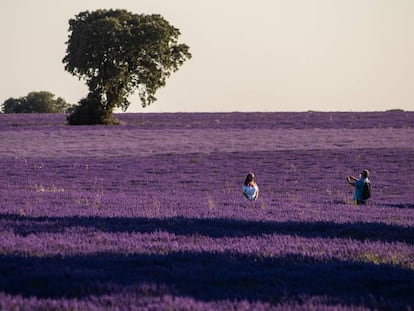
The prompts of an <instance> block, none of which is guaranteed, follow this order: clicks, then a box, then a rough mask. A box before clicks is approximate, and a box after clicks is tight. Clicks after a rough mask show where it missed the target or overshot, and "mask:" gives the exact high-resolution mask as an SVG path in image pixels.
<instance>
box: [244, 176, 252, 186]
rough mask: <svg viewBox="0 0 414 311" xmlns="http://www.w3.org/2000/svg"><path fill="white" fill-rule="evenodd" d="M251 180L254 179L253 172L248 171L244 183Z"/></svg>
mask: <svg viewBox="0 0 414 311" xmlns="http://www.w3.org/2000/svg"><path fill="white" fill-rule="evenodd" d="M252 181H254V174H253V173H249V174H247V176H246V179H245V180H244V185H245V186H247V185H248V184H249V183H251V182H252Z"/></svg>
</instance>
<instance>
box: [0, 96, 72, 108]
mask: <svg viewBox="0 0 414 311" xmlns="http://www.w3.org/2000/svg"><path fill="white" fill-rule="evenodd" d="M72 109H73V105H71V104H69V103H67V102H66V101H65V100H64V99H63V98H62V97H58V98H56V99H55V94H53V93H51V92H47V91H40V92H30V93H29V94H27V95H26V96H23V97H19V98H12V97H10V98H9V99H7V100H5V101H4V102H3V104H2V105H1V112H2V113H58V112H65V113H66V112H71V110H72Z"/></svg>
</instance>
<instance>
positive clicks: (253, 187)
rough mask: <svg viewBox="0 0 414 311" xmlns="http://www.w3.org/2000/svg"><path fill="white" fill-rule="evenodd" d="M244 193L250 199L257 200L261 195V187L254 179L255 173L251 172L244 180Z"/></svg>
mask: <svg viewBox="0 0 414 311" xmlns="http://www.w3.org/2000/svg"><path fill="white" fill-rule="evenodd" d="M242 192H243V195H244V196H245V197H246V198H247V199H249V200H257V198H258V197H259V187H258V186H257V184H256V182H255V181H254V174H253V173H249V174H247V176H246V179H245V180H244V183H243V187H242Z"/></svg>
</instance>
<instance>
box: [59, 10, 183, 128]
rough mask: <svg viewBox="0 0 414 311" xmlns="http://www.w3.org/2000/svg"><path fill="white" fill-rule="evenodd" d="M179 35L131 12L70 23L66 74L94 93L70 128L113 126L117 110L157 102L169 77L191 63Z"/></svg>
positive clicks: (84, 15) (83, 16)
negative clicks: (133, 101)
mask: <svg viewBox="0 0 414 311" xmlns="http://www.w3.org/2000/svg"><path fill="white" fill-rule="evenodd" d="M179 35H180V31H179V30H178V29H177V28H175V27H173V26H171V25H170V24H169V23H168V22H167V21H166V20H165V19H164V18H163V17H162V16H160V15H156V14H152V15H145V14H133V13H131V12H128V11H126V10H97V11H93V12H89V11H85V12H81V13H79V14H78V15H76V16H75V18H74V19H71V20H70V21H69V40H68V41H67V42H66V44H67V51H66V56H65V58H64V59H63V63H64V64H65V69H66V70H67V71H69V72H70V73H72V74H73V75H75V76H77V77H78V78H79V79H83V80H85V81H86V84H87V86H88V88H89V94H88V96H87V97H86V98H83V99H82V100H81V101H80V102H79V105H78V106H77V107H76V109H75V111H74V112H73V113H72V115H71V116H70V117H69V118H68V120H69V123H71V124H112V123H115V122H116V120H115V119H114V118H113V116H112V112H113V110H114V108H121V109H122V110H123V111H126V109H127V108H128V106H129V104H130V103H129V101H128V96H129V95H131V94H133V93H134V92H136V91H137V92H138V94H139V97H140V99H141V103H142V106H143V107H145V106H147V105H149V104H151V103H152V102H154V101H155V100H156V98H155V92H156V91H157V89H158V88H160V87H162V86H164V85H165V81H166V78H167V77H169V76H170V74H171V73H172V72H174V71H176V70H178V68H179V67H180V66H181V65H182V64H183V63H184V61H185V60H186V59H189V58H191V54H190V52H189V47H188V46H187V45H185V44H179V43H178V36H179Z"/></svg>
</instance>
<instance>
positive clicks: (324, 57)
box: [0, 0, 414, 112]
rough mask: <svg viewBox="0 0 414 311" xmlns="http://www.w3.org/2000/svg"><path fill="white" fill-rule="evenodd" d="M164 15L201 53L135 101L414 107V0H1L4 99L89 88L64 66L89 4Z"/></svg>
mask: <svg viewBox="0 0 414 311" xmlns="http://www.w3.org/2000/svg"><path fill="white" fill-rule="evenodd" d="M99 8H105V9H111V8H112V9H118V8H119V9H127V10H129V11H131V12H133V13H138V14H140V13H145V14H152V13H157V14H161V15H162V16H163V17H164V18H165V19H167V20H168V21H169V22H170V23H171V24H172V25H174V26H175V27H177V28H179V29H180V31H181V33H182V35H181V37H180V39H179V41H180V42H182V43H186V44H187V45H189V46H190V51H191V53H192V54H193V58H192V59H191V60H189V61H187V62H186V63H184V65H183V66H182V67H181V68H180V70H179V71H178V72H176V73H173V74H172V76H171V77H170V78H169V79H168V80H167V84H166V86H165V87H164V88H162V89H160V90H159V91H158V92H157V94H156V96H157V98H158V100H157V101H156V102H155V103H153V104H151V105H150V106H149V107H147V108H145V109H144V108H141V104H140V102H139V100H138V98H137V96H132V97H130V101H131V106H130V107H129V109H128V111H127V112H205V111H206V112H229V111H307V110H317V111H382V110H388V109H397V108H399V109H404V110H414V0H255V1H246V0H208V1H207V0H203V1H201V0H70V1H63V0H1V2H0V38H1V49H0V68H1V70H0V103H3V102H4V101H5V100H6V99H8V98H10V97H14V98H17V97H22V96H26V95H27V94H28V93H29V92H31V91H43V90H44V91H50V92H52V93H54V94H55V95H56V96H57V97H62V98H64V99H65V100H66V101H68V102H70V103H73V104H74V103H77V102H78V101H79V100H80V99H81V98H83V97H85V96H86V95H87V93H88V89H87V88H86V86H85V82H84V81H79V80H78V79H77V78H76V77H74V76H72V75H71V74H69V73H68V72H66V71H65V70H64V65H63V63H62V59H63V57H64V56H65V53H66V44H65V42H66V41H67V39H68V34H69V32H68V21H69V19H71V18H73V17H74V16H75V15H76V14H78V13H79V12H81V11H84V10H90V11H92V10H96V9H99Z"/></svg>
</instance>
